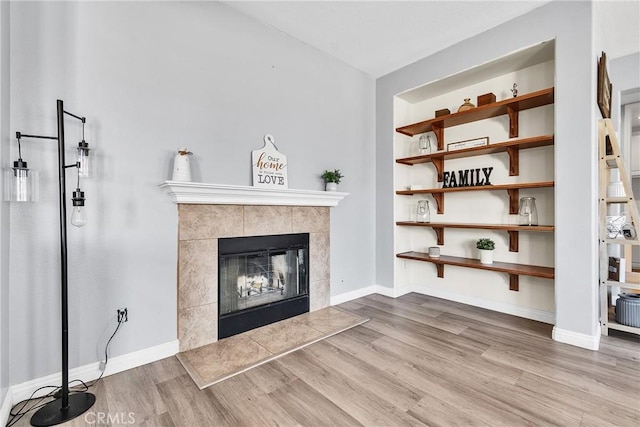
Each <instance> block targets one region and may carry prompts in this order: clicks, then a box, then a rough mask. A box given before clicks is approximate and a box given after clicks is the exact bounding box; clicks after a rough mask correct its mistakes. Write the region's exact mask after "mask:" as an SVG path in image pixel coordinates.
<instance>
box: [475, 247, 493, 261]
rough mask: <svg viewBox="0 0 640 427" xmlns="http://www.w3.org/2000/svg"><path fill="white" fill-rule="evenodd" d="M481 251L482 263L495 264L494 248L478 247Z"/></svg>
mask: <svg viewBox="0 0 640 427" xmlns="http://www.w3.org/2000/svg"><path fill="white" fill-rule="evenodd" d="M478 250H479V251H480V264H493V250H492V249H478Z"/></svg>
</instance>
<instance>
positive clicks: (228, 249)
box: [218, 234, 309, 338]
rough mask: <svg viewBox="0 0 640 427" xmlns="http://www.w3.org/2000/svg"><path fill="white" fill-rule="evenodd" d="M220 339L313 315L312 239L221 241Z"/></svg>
mask: <svg viewBox="0 0 640 427" xmlns="http://www.w3.org/2000/svg"><path fill="white" fill-rule="evenodd" d="M218 245H219V246H218V250H219V254H218V255H219V260H218V266H219V271H218V285H219V286H218V288H219V300H218V305H219V328H218V338H224V337H226V336H231V335H235V334H237V333H240V332H244V331H246V330H249V329H253V328H256V327H259V326H263V325H267V324H269V323H273V322H276V321H278V320H283V319H286V318H288V317H292V316H295V315H298V314H301V313H304V312H307V311H309V292H308V286H309V279H308V263H309V253H308V252H309V235H308V234H286V235H273V236H256V237H240V238H232V239H220V240H219V243H218Z"/></svg>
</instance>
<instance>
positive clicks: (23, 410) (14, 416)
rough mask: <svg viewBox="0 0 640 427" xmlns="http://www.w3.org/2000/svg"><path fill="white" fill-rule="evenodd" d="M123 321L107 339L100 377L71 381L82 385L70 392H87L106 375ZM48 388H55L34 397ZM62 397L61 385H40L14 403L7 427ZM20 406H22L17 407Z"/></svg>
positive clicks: (70, 389)
mask: <svg viewBox="0 0 640 427" xmlns="http://www.w3.org/2000/svg"><path fill="white" fill-rule="evenodd" d="M122 323H124V321H123V319H118V325H117V326H116V329H115V330H114V331H113V333H112V334H111V337H110V338H109V340H108V341H107V344H106V345H105V346H104V365H103V364H100V367H101V368H103V369H102V372H101V373H100V376H99V377H98V378H96V379H95V380H93V381H91V382H90V383H89V384H87V383H85V382H84V381H82V380H72V381H69V386H71V384H74V383H80V384H81V385H78V386H75V387H73V388H72V387H69V392H70V393H82V392H85V391H87V390H89V388H90V387H93V386H95V385H96V384H98V382H99V381H100V380H101V379H102V377H103V376H104V373H105V371H106V370H107V363H108V361H109V344H111V340H113V337H115V336H116V333H118V330H119V329H120V326H121V325H122ZM48 388H52V389H54V390H52V391H50V392H49V393H47V394H45V395H43V396H40V397H33V396H35V395H36V393H37V392H39V391H40V390H44V389H48ZM61 397H62V387H60V386H55V385H46V386H42V387H39V388H38V389H36V390H34V392H33V393H31V396H29V398H28V399H24V400H22V401H20V402H18V403H16V404H15V405H13V408H11V411H10V412H9V420H8V421H7V424H6V427H11V426H13V425H14V424H16V423H17V422H18V421H20V419H22V417H24V416H25V415H26V414H28V413H29V412H31V411H33V410H35V409H39V408H41V407H43V406H44V405H46V404H47V403H49V402H50V401H52V400H55V399H59V398H61ZM49 398H53V399H51V400H47V401H46V402H44V400H46V399H49ZM29 403H32V405H31V406H29V407H28V408H27V405H29ZM18 407H20V408H19V409H17V408H18ZM16 409H17V412H16Z"/></svg>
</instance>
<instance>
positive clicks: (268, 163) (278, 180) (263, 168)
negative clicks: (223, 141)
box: [251, 135, 289, 188]
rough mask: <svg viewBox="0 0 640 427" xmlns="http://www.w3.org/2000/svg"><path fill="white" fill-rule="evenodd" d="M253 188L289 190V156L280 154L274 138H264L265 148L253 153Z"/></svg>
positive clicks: (267, 136)
mask: <svg viewBox="0 0 640 427" xmlns="http://www.w3.org/2000/svg"><path fill="white" fill-rule="evenodd" d="M251 164H252V166H253V186H254V187H268V188H289V183H288V181H287V156H285V155H284V154H282V153H280V152H279V151H278V148H277V147H276V145H275V143H274V139H273V136H271V135H265V136H264V147H262V148H261V149H259V150H253V151H252V152H251Z"/></svg>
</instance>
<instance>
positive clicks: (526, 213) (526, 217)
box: [518, 197, 538, 225]
mask: <svg viewBox="0 0 640 427" xmlns="http://www.w3.org/2000/svg"><path fill="white" fill-rule="evenodd" d="M518 216H519V217H520V225H538V210H537V208H536V198H535V197H522V198H521V199H520V209H519V210H518Z"/></svg>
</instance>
